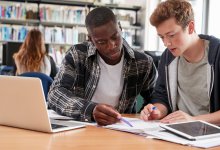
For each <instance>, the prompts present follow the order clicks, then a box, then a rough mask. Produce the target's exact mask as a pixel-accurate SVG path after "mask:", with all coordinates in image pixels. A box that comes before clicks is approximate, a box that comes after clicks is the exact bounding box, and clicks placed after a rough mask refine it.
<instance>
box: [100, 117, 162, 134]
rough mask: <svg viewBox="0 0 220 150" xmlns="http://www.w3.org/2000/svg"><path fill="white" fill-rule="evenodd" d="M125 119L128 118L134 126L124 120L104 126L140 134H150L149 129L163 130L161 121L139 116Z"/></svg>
mask: <svg viewBox="0 0 220 150" xmlns="http://www.w3.org/2000/svg"><path fill="white" fill-rule="evenodd" d="M125 119H126V120H128V121H129V122H130V123H131V124H132V126H133V127H130V126H128V125H127V124H125V123H123V122H119V123H115V124H112V125H108V126H104V128H108V129H114V130H119V131H124V132H130V133H134V134H139V135H143V136H147V135H149V134H148V133H149V131H150V132H152V131H159V130H161V128H160V122H159V121H148V122H145V121H143V120H141V119H138V118H125Z"/></svg>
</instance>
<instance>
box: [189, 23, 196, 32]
mask: <svg viewBox="0 0 220 150" xmlns="http://www.w3.org/2000/svg"><path fill="white" fill-rule="evenodd" d="M193 32H195V25H194V21H190V22H189V34H192V33H193Z"/></svg>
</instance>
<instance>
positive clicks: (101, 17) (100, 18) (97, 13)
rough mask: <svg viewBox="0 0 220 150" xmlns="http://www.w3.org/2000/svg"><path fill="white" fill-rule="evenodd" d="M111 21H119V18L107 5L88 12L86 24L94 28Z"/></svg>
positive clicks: (89, 27) (88, 27)
mask: <svg viewBox="0 0 220 150" xmlns="http://www.w3.org/2000/svg"><path fill="white" fill-rule="evenodd" d="M110 21H112V22H114V23H117V18H116V16H115V15H114V13H113V12H112V10H111V9H109V8H107V7H97V8H95V9H93V10H92V11H90V12H89V13H88V15H87V16H86V20H85V24H86V28H87V29H92V28H94V27H99V26H101V25H104V24H106V23H108V22H110Z"/></svg>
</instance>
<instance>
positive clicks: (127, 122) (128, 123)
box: [120, 118, 133, 127]
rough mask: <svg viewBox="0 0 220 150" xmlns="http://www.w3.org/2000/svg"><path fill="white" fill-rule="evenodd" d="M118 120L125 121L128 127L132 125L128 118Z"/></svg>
mask: <svg viewBox="0 0 220 150" xmlns="http://www.w3.org/2000/svg"><path fill="white" fill-rule="evenodd" d="M120 121H122V122H124V123H126V124H127V125H129V126H130V127H133V125H132V124H131V123H130V122H129V121H128V120H126V119H125V118H120Z"/></svg>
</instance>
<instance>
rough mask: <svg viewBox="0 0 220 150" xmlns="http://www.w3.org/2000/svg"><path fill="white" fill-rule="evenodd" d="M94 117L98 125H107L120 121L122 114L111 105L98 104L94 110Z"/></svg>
mask: <svg viewBox="0 0 220 150" xmlns="http://www.w3.org/2000/svg"><path fill="white" fill-rule="evenodd" d="M93 117H94V119H95V121H96V122H97V123H98V125H101V126H105V125H110V124H114V123H116V122H118V121H119V119H120V118H121V114H120V113H119V112H118V111H117V110H115V109H114V108H113V107H112V106H110V105H106V104H98V105H96V107H95V108H94V110H93Z"/></svg>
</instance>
